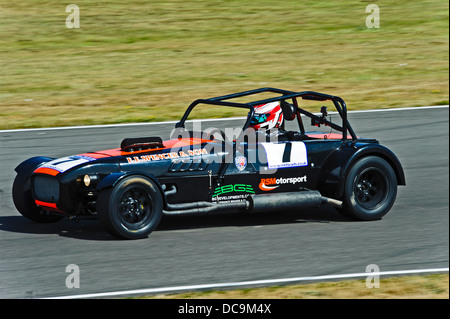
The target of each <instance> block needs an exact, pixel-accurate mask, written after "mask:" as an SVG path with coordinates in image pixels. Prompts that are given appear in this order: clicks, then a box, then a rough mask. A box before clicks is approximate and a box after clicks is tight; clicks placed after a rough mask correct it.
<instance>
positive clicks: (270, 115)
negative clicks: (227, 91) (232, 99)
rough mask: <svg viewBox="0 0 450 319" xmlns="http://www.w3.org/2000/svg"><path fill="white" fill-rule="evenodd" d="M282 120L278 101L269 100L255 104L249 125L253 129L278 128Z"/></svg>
mask: <svg viewBox="0 0 450 319" xmlns="http://www.w3.org/2000/svg"><path fill="white" fill-rule="evenodd" d="M283 120H284V119H283V112H282V110H281V107H280V103H279V102H278V101H277V102H269V103H265V104H260V105H257V106H255V114H254V115H253V118H252V119H251V121H250V127H253V128H254V129H255V130H270V129H273V128H280V127H281V125H282V124H283Z"/></svg>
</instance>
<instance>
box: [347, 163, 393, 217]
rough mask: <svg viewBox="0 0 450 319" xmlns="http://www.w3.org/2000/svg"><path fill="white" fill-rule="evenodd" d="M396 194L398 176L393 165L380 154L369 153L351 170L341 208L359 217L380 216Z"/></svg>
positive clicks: (352, 215) (390, 204)
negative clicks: (372, 154) (369, 154)
mask: <svg viewBox="0 0 450 319" xmlns="http://www.w3.org/2000/svg"><path fill="white" fill-rule="evenodd" d="M396 197H397V178H396V175H395V172H394V170H393V168H392V167H391V165H390V164H389V163H388V162H386V161H385V160H384V159H382V158H380V157H378V156H367V157H364V158H362V159H360V160H358V161H357V162H356V163H355V164H354V165H353V166H352V167H351V169H350V171H349V172H348V175H347V178H346V181H345V194H344V207H343V211H342V212H343V213H344V215H346V216H348V217H351V218H354V219H358V220H376V219H380V218H381V217H383V216H384V215H386V214H387V213H388V212H389V210H390V209H391V208H392V205H393V204H394V202H395V199H396Z"/></svg>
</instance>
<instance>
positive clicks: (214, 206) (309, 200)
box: [164, 191, 342, 215]
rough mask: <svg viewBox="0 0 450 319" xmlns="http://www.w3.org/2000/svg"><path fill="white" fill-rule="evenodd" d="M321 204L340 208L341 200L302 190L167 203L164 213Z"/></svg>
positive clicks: (259, 210)
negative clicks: (226, 199)
mask: <svg viewBox="0 0 450 319" xmlns="http://www.w3.org/2000/svg"><path fill="white" fill-rule="evenodd" d="M322 205H330V206H333V207H336V208H341V207H342V202H341V201H339V200H336V199H331V198H328V197H324V196H322V195H321V194H320V193H319V192H318V191H302V192H296V193H275V194H267V195H266V194H264V195H250V196H249V197H247V199H246V200H245V201H241V202H232V203H222V204H218V203H211V202H194V203H181V204H167V205H166V210H165V211H164V214H166V215H180V214H210V213H215V212H218V211H221V212H235V211H236V210H241V211H247V212H251V213H253V212H254V213H258V212H267V211H269V212H270V211H280V210H292V209H298V208H313V207H320V206H322Z"/></svg>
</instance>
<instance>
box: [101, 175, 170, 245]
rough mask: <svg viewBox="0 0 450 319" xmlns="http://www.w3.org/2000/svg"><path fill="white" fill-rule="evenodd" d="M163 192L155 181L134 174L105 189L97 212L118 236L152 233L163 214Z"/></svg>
mask: <svg viewBox="0 0 450 319" xmlns="http://www.w3.org/2000/svg"><path fill="white" fill-rule="evenodd" d="M162 208H163V202H162V196H161V192H160V191H159V189H158V187H157V186H156V185H155V183H154V182H153V181H151V180H150V179H148V178H146V177H141V176H130V177H126V178H124V179H123V180H121V181H119V182H118V183H117V185H116V186H114V187H113V188H110V189H106V190H103V191H101V192H100V193H99V195H98V199H97V214H98V218H99V220H100V222H101V223H102V224H103V226H104V227H105V229H106V230H107V231H108V232H109V233H111V234H112V235H114V236H117V237H120V238H125V239H138V238H144V237H146V236H148V235H149V234H150V233H151V232H152V231H153V230H154V229H155V228H156V227H157V226H158V224H159V222H160V220H161V216H162Z"/></svg>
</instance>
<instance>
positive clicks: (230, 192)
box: [212, 184, 255, 203]
mask: <svg viewBox="0 0 450 319" xmlns="http://www.w3.org/2000/svg"><path fill="white" fill-rule="evenodd" d="M250 194H255V191H254V190H253V187H252V186H251V185H247V184H230V185H224V186H219V187H216V188H215V189H214V194H213V195H212V200H213V201H215V202H222V203H223V202H240V201H243V200H245V199H246V198H247V197H248V196H249V195H250Z"/></svg>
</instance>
